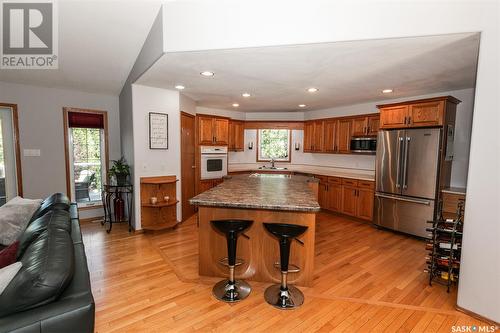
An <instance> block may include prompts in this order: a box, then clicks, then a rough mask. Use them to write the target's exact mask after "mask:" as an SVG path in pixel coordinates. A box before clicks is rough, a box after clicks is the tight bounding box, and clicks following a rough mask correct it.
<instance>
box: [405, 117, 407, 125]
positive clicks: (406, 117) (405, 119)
mask: <svg viewBox="0 0 500 333" xmlns="http://www.w3.org/2000/svg"><path fill="white" fill-rule="evenodd" d="M406 118H407V117H406V116H405V125H406Z"/></svg>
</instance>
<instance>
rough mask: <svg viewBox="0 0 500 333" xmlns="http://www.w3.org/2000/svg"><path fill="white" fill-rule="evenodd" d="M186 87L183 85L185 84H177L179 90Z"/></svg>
mask: <svg viewBox="0 0 500 333" xmlns="http://www.w3.org/2000/svg"><path fill="white" fill-rule="evenodd" d="M185 88H186V87H184V86H183V85H181V84H178V85H176V86H175V89H179V90H183V89H185Z"/></svg>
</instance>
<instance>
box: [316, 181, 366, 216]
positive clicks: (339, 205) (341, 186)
mask: <svg viewBox="0 0 500 333" xmlns="http://www.w3.org/2000/svg"><path fill="white" fill-rule="evenodd" d="M316 178H319V179H320V182H319V194H318V203H319V205H320V206H321V208H323V209H326V210H330V211H333V212H338V213H342V214H345V215H349V216H353V217H356V218H359V219H362V220H367V221H372V220H373V205H374V200H375V191H374V188H375V183H374V182H373V181H366V180H357V179H349V178H338V177H326V176H316Z"/></svg>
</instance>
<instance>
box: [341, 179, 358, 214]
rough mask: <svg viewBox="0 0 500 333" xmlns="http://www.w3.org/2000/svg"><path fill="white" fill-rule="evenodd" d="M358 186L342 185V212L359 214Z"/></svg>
mask: <svg viewBox="0 0 500 333" xmlns="http://www.w3.org/2000/svg"><path fill="white" fill-rule="evenodd" d="M356 193H357V188H355V187H351V186H346V185H343V186H342V213H344V214H346V215H351V216H356V214H357V212H358V211H357V207H356V206H357V202H358V197H357V196H356Z"/></svg>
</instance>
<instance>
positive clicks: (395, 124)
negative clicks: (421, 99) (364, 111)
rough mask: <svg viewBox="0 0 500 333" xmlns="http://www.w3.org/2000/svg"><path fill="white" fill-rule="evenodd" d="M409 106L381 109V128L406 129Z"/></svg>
mask: <svg viewBox="0 0 500 333" xmlns="http://www.w3.org/2000/svg"><path fill="white" fill-rule="evenodd" d="M407 116H408V105H398V106H391V107H384V108H381V109H380V128H402V127H406V119H407Z"/></svg>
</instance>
